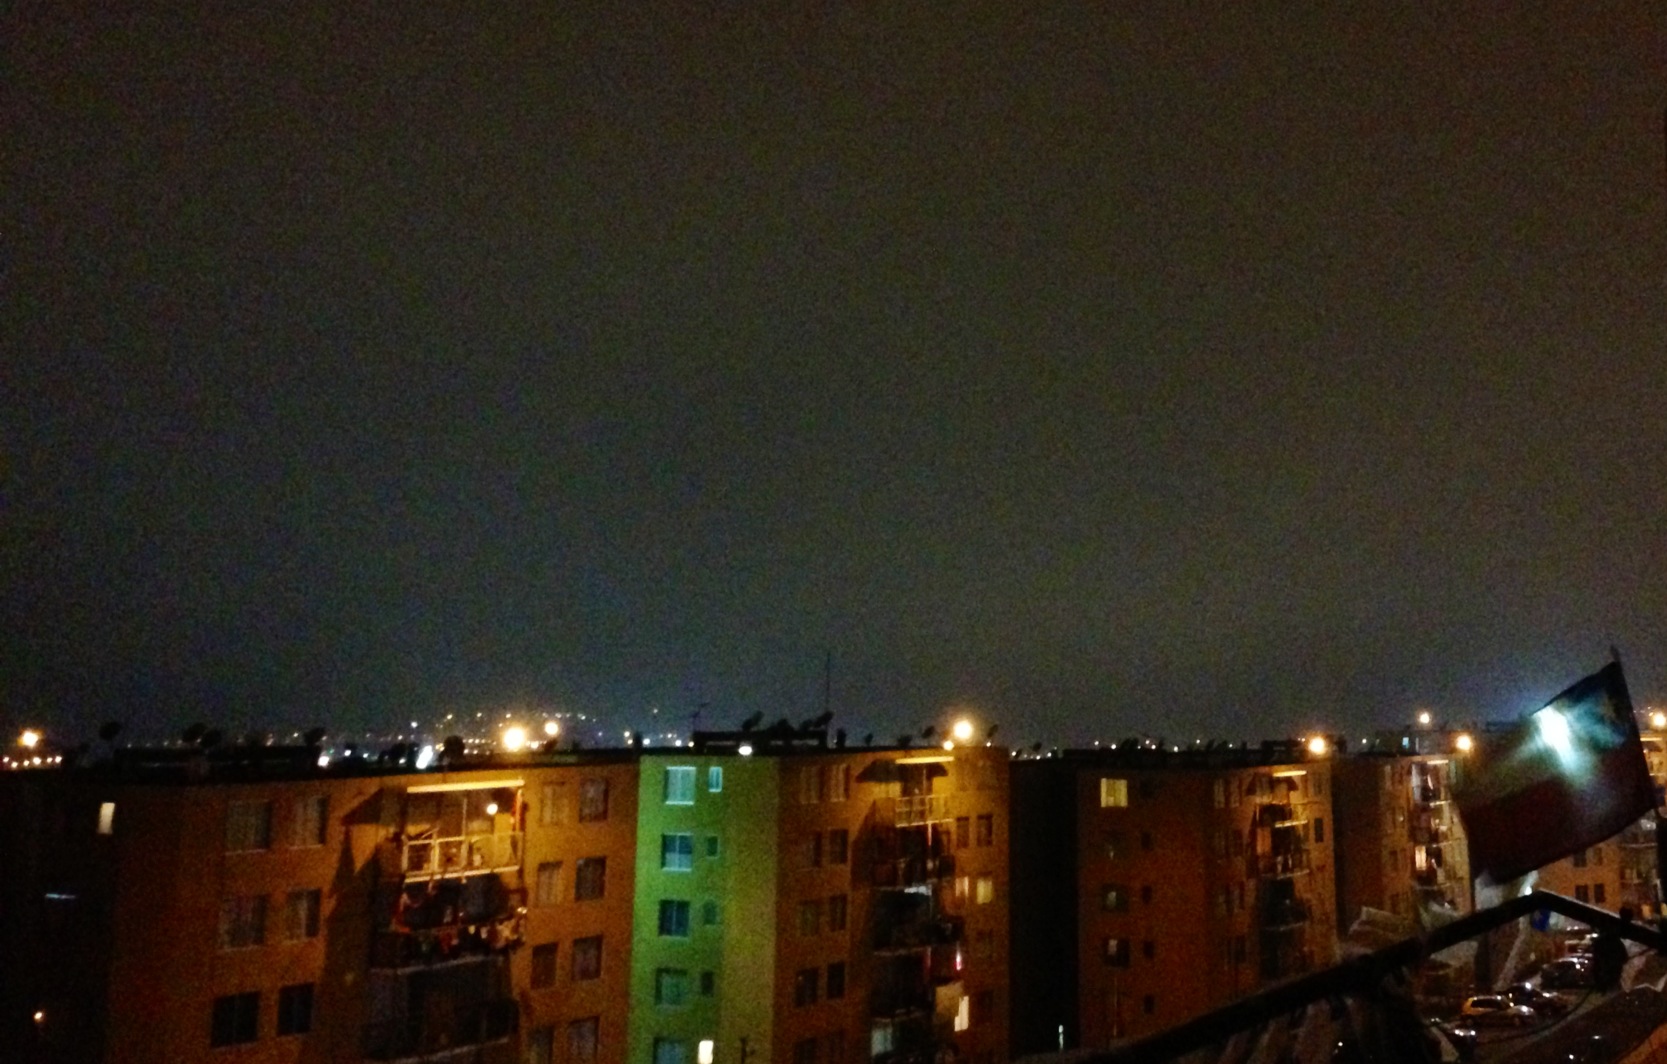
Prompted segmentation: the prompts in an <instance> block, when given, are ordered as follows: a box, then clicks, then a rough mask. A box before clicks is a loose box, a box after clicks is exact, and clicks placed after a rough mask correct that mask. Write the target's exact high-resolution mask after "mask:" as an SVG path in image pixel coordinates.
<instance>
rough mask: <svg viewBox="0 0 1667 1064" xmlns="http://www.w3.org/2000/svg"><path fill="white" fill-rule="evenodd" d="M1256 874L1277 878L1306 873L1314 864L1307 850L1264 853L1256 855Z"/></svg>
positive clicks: (1254, 865)
mask: <svg viewBox="0 0 1667 1064" xmlns="http://www.w3.org/2000/svg"><path fill="white" fill-rule="evenodd" d="M1252 867H1254V868H1255V869H1256V874H1257V875H1258V876H1262V877H1272V878H1275V879H1278V878H1281V877H1284V876H1300V875H1306V874H1307V873H1308V872H1309V871H1310V869H1311V867H1312V865H1311V863H1310V861H1309V859H1308V853H1307V851H1305V850H1296V851H1293V852H1291V853H1264V854H1258V855H1256V857H1255V859H1254V862H1253V865H1252Z"/></svg>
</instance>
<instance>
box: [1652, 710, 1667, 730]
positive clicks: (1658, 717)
mask: <svg viewBox="0 0 1667 1064" xmlns="http://www.w3.org/2000/svg"><path fill="white" fill-rule="evenodd" d="M1650 727H1652V728H1654V729H1655V730H1656V731H1662V730H1663V729H1667V713H1663V712H1661V710H1659V709H1658V710H1656V711H1655V712H1654V713H1651V714H1650Z"/></svg>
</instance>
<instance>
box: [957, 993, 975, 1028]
mask: <svg viewBox="0 0 1667 1064" xmlns="http://www.w3.org/2000/svg"><path fill="white" fill-rule="evenodd" d="M971 1026H972V998H970V997H967V996H966V995H965V994H962V995H961V1003H960V1005H959V1006H958V1007H957V1008H956V1009H955V1029H956V1030H957V1031H964V1030H966V1029H967V1028H969V1027H971Z"/></svg>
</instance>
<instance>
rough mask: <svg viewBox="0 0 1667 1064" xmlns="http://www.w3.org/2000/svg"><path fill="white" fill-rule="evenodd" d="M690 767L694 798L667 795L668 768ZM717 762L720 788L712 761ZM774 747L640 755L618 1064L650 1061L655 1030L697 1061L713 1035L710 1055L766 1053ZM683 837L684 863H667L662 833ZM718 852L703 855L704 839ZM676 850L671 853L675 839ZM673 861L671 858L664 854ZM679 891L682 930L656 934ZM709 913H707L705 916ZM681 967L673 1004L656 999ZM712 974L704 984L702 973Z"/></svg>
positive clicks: (734, 1059) (749, 1061) (706, 850)
mask: <svg viewBox="0 0 1667 1064" xmlns="http://www.w3.org/2000/svg"><path fill="white" fill-rule="evenodd" d="M684 768H693V769H694V790H693V802H692V804H671V803H668V801H667V795H668V786H669V784H668V778H669V772H668V770H673V769H684ZM714 768H718V769H721V770H722V774H723V778H722V783H721V788H722V789H721V790H718V791H714V790H713V789H712V788H711V783H712V776H711V770H712V769H714ZM779 776H780V761H779V759H777V758H764V757H760V758H754V757H738V756H734V757H713V756H702V757H693V756H678V754H677V752H676V751H675V750H668V751H666V752H665V753H664V754H662V753H660V752H659V751H655V752H654V754H652V755H647V756H644V758H643V760H642V773H641V776H640V783H639V787H640V791H639V794H638V803H637V810H638V813H637V866H636V872H637V878H636V901H635V906H634V909H633V914H632V915H633V920H632V927H633V930H632V943H631V1018H630V1028H629V1030H630V1034H629V1039H630V1046H629V1055H628V1056H627V1058H626V1059H627V1061H628V1064H655V1044H656V1042H657V1041H660V1040H671V1041H676V1042H679V1043H682V1045H683V1047H684V1054H685V1055H684V1056H683V1061H684V1064H697V1052H698V1047H699V1044H700V1042H701V1041H702V1040H703V1039H712V1040H713V1042H714V1043H715V1044H714V1057H713V1062H714V1064H743V1062H742V1059H741V1044H742V1043H741V1040H742V1039H743V1038H744V1039H746V1062H745V1064H765V1062H767V1061H769V1059H770V1049H771V1036H772V1033H773V1031H772V1016H773V1013H774V1000H773V995H774V976H775V954H776V908H775V906H776V880H777V854H776V823H777V803H778V800H779V799H778V796H779V794H780V780H779ZM676 836H688V837H689V848H690V850H691V851H692V856H691V858H690V859H689V863H690V864H691V866H692V867H691V868H690V869H689V870H687V871H685V870H681V869H677V868H667V867H666V864H667V863H668V862H667V859H666V853H667V850H666V840H667V838H668V837H676ZM714 839H715V840H716V847H717V854H716V856H712V853H711V847H712V845H713V842H712V840H714ZM673 852H674V853H675V852H676V850H675V847H674V851H673ZM670 863H672V864H674V865H675V864H677V863H679V862H678V860H677V859H676V858H675V857H674V858H673V860H672V861H671V862H670ZM668 901H670V902H687V903H688V905H689V928H688V936H687V937H675V936H666V935H662V934H661V933H660V927H661V903H662V902H668ZM714 917H715V919H713V918H714ZM676 972H681V973H684V974H683V976H682V985H683V987H684V995H683V1000H682V1002H681V1003H673V1002H668V1001H665V1000H664V991H666V990H668V989H675V985H676V982H677V977H675V976H670V977H668V976H667V975H666V974H665V973H676ZM707 972H709V973H711V978H712V982H713V986H712V993H711V994H710V995H708V994H703V993H702V973H707Z"/></svg>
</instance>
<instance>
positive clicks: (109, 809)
mask: <svg viewBox="0 0 1667 1064" xmlns="http://www.w3.org/2000/svg"><path fill="white" fill-rule="evenodd" d="M115 832H116V803H115V802H100V803H99V806H98V833H99V834H100V835H113V834H115Z"/></svg>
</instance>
